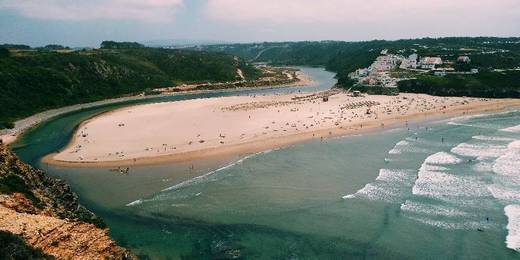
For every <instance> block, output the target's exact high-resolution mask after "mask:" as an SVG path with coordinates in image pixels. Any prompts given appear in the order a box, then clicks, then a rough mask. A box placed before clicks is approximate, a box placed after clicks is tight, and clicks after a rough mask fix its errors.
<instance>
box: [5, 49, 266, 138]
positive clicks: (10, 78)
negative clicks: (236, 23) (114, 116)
mask: <svg viewBox="0 0 520 260" xmlns="http://www.w3.org/2000/svg"><path fill="white" fill-rule="evenodd" d="M237 69H241V70H242V71H243V74H244V76H245V77H246V79H248V80H252V79H256V78H257V77H259V74H260V72H259V71H258V70H257V69H256V68H254V67H253V66H251V65H249V64H247V63H246V62H244V61H243V60H241V59H238V58H235V57H234V56H231V55H228V54H223V53H211V52H200V51H190V50H166V49H153V48H134V49H117V50H115V49H97V50H82V51H71V50H58V51H42V50H38V51H37V50H34V49H30V50H27V49H24V50H13V49H11V50H10V51H9V52H7V51H6V49H5V48H3V49H0V91H1V93H2V94H1V95H0V108H1V109H0V128H5V127H8V126H12V122H13V121H15V120H17V119H20V118H23V117H26V116H29V115H31V114H34V113H37V112H41V111H44V110H47V109H52V108H58V107H62V106H66V105H72V104H78V103H84V102H91V101H97V100H102V99H106V98H112V97H118V96H123V95H128V94H135V93H139V92H142V91H143V90H145V89H147V88H157V87H165V86H175V85H176V84H179V83H181V82H182V83H190V82H222V81H234V80H236V79H237V78H238V75H237Z"/></svg>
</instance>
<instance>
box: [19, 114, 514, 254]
mask: <svg viewBox="0 0 520 260" xmlns="http://www.w3.org/2000/svg"><path fill="white" fill-rule="evenodd" d="M82 116H86V115H82ZM79 119H80V116H77V117H75V119H74V120H79ZM67 120H69V121H67ZM67 120H66V121H67V122H72V121H74V120H72V119H67ZM59 122H60V119H58V120H57V122H54V123H56V124H57V123H59ZM519 122H520V112H518V111H511V112H507V113H498V114H494V115H480V116H468V117H461V118H456V119H451V120H444V121H437V122H429V123H421V124H410V125H408V126H404V125H403V126H398V127H397V128H394V129H388V130H386V131H382V132H378V133H369V134H363V135H356V136H349V137H343V138H336V139H329V140H325V141H323V142H321V141H311V142H307V143H302V144H298V145H294V146H291V147H288V148H284V149H279V150H273V151H266V152H263V153H258V154H254V155H249V156H246V157H243V156H242V157H228V158H219V159H215V160H211V161H209V160H201V161H195V162H190V163H185V164H165V165H157V166H146V167H145V166H143V167H134V168H132V169H131V171H130V174H129V175H128V176H121V175H117V174H114V173H112V172H109V171H108V170H107V169H62V168H56V167H50V166H46V165H40V164H37V165H38V166H39V167H42V168H45V169H47V170H48V172H49V174H51V175H53V176H57V177H60V178H64V179H66V181H67V182H68V183H70V184H71V186H72V187H73V189H74V190H75V191H76V192H77V193H79V195H80V197H81V199H82V202H83V203H85V204H86V205H87V206H88V207H89V208H91V209H93V210H94V211H95V212H96V213H97V214H98V215H100V216H102V217H103V218H104V219H105V221H106V222H107V224H108V226H109V227H110V233H111V236H112V237H113V238H114V239H116V240H117V241H118V242H119V243H120V244H122V245H124V246H127V247H128V248H130V249H132V250H133V252H135V253H136V254H138V255H140V256H142V257H143V258H145V257H149V258H152V259H180V258H195V259H208V258H233V257H237V256H240V257H241V258H245V259H289V258H290V259H517V258H519V257H520V253H518V252H517V251H515V250H514V248H517V247H520V237H519V236H520V206H518V205H520V170H519V169H520V160H519V159H520V143H519V142H520V126H519V124H520V123H519ZM52 123H53V122H51V123H49V124H47V125H45V126H43V128H42V129H43V130H39V129H35V130H34V131H33V132H32V133H31V134H32V136H33V137H38V138H35V139H33V140H34V141H35V143H36V144H35V145H34V144H32V143H31V141H33V140H31V139H27V138H28V137H26V138H25V141H26V142H27V143H28V144H29V145H28V146H24V147H21V148H20V149H22V150H20V151H23V152H20V153H19V154H23V155H26V156H27V157H28V158H33V157H36V158H37V157H38V153H40V152H41V150H43V148H42V149H34V150H32V149H33V147H40V146H44V145H41V144H42V143H44V142H45V141H47V140H48V139H49V138H48V137H46V135H47V134H48V133H51V132H53V130H54V133H55V132H56V131H60V129H62V128H59V127H56V128H54V125H52ZM70 124H71V125H72V126H66V127H63V129H65V130H67V131H69V130H70V128H71V127H73V125H74V124H73V123H70ZM53 128H54V129H53ZM60 135H61V137H60V138H61V139H60V138H56V139H57V140H62V141H63V139H64V138H65V139H66V131H61V132H59V134H58V133H56V136H60ZM29 137H30V136H29ZM31 153H32V154H31ZM28 155H30V156H28ZM192 163H193V164H194V165H195V170H190V168H191V167H190V165H191V164H192ZM197 176H202V177H197ZM508 216H509V219H508ZM515 230H518V232H519V233H516V236H515ZM506 242H508V243H509V244H506Z"/></svg>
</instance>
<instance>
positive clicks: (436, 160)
mask: <svg viewBox="0 0 520 260" xmlns="http://www.w3.org/2000/svg"><path fill="white" fill-rule="evenodd" d="M461 162H462V160H461V159H459V158H457V156H455V155H452V154H449V153H446V152H438V153H436V154H432V155H430V156H429V157H428V158H426V160H425V163H428V164H458V163H461Z"/></svg>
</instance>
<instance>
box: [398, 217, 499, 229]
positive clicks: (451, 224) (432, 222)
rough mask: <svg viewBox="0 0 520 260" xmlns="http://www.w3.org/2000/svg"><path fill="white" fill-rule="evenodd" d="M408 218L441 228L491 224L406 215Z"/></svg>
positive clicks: (484, 226) (475, 227)
mask: <svg viewBox="0 0 520 260" xmlns="http://www.w3.org/2000/svg"><path fill="white" fill-rule="evenodd" d="M408 218H410V219H413V220H415V221H418V222H420V223H423V224H426V225H430V226H434V227H437V228H442V229H471V230H477V229H482V228H487V227H490V226H492V224H490V223H485V222H479V221H449V220H436V219H431V218H429V217H424V216H423V217H418V216H408Z"/></svg>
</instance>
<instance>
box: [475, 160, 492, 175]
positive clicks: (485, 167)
mask: <svg viewBox="0 0 520 260" xmlns="http://www.w3.org/2000/svg"><path fill="white" fill-rule="evenodd" d="M472 169H473V170H474V171H476V172H492V171H493V162H489V161H487V162H486V161H482V162H478V163H476V164H475V165H473V167H472Z"/></svg>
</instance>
